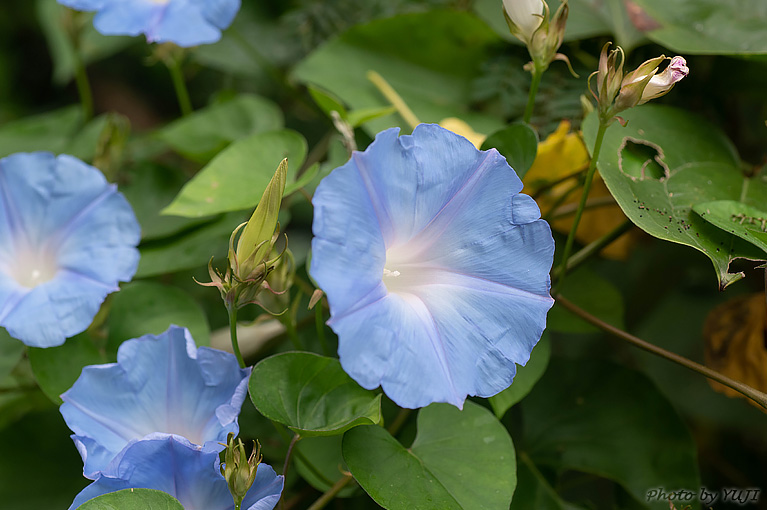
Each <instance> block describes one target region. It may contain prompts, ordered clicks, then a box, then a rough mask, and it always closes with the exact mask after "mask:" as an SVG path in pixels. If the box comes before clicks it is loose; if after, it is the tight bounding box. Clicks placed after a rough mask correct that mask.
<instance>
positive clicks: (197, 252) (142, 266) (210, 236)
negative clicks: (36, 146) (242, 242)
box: [135, 212, 247, 278]
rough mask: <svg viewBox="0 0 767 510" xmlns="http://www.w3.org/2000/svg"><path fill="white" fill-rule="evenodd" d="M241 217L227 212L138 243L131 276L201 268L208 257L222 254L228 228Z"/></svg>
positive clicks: (224, 252)
mask: <svg viewBox="0 0 767 510" xmlns="http://www.w3.org/2000/svg"><path fill="white" fill-rule="evenodd" d="M245 220H247V217H246V216H245V215H244V214H241V213H236V212H234V213H228V214H224V215H221V216H220V217H218V218H215V219H214V220H212V221H209V222H207V223H205V224H203V225H200V226H198V227H196V228H194V229H192V230H189V231H186V232H184V233H182V234H180V235H178V236H174V237H172V238H170V239H167V240H162V241H155V242H151V243H147V244H142V245H141V259H140V260H139V264H138V271H137V272H136V276H135V278H146V277H148V276H156V275H159V274H165V273H174V272H176V271H183V270H185V269H194V268H197V267H205V266H206V265H207V264H208V262H209V261H210V259H211V257H215V258H216V259H219V258H220V257H222V256H225V255H226V250H227V248H228V247H229V237H231V235H232V231H234V229H235V228H237V225H239V224H240V223H242V222H243V221H245ZM214 262H215V261H214Z"/></svg>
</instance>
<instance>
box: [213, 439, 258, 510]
mask: <svg viewBox="0 0 767 510" xmlns="http://www.w3.org/2000/svg"><path fill="white" fill-rule="evenodd" d="M226 443H227V444H226V451H225V453H224V463H223V464H221V475H222V476H223V477H224V478H225V479H226V483H227V485H228V486H229V492H231V493H232V498H234V501H235V504H236V505H235V506H236V507H237V508H239V506H240V504H241V503H242V500H243V499H245V495H246V494H247V493H248V490H250V487H251V486H252V485H253V482H254V481H255V480H256V473H257V471H258V465H259V464H260V463H261V460H262V457H261V445H260V444H258V442H256V441H253V451H252V452H251V453H250V457H248V456H247V455H246V454H245V445H244V444H242V439H240V438H237V440H236V441H235V439H234V434H233V433H231V432H230V433H229V435H228V436H227V438H226Z"/></svg>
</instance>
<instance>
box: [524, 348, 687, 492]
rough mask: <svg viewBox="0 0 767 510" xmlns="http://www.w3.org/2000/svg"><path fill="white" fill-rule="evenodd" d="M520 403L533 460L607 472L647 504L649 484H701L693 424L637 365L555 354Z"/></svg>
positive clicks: (526, 444)
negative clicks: (689, 426)
mask: <svg viewBox="0 0 767 510" xmlns="http://www.w3.org/2000/svg"><path fill="white" fill-rule="evenodd" d="M521 406H522V414H523V424H524V430H523V431H522V437H523V439H524V441H523V444H522V445H518V447H519V448H520V450H523V451H524V452H525V453H526V454H527V455H528V456H529V457H530V459H531V460H532V461H533V462H534V463H535V465H540V466H547V467H551V468H555V469H557V470H559V471H562V470H567V469H570V470H576V471H583V472H587V473H593V474H596V475H599V476H603V477H605V478H609V479H611V480H614V481H615V482H617V483H619V484H621V485H622V486H623V487H624V488H625V489H626V490H627V491H628V493H629V494H631V495H632V496H633V497H634V498H635V499H636V501H637V502H638V503H644V504H645V505H646V504H647V503H646V499H645V496H646V494H647V490H648V488H653V487H685V488H686V487H700V479H699V475H698V463H697V455H696V448H695V443H694V442H693V440H692V437H691V436H690V432H689V431H688V430H687V427H686V426H685V424H684V422H683V421H682V420H681V419H680V417H679V415H678V414H677V412H676V411H675V410H674V408H673V407H672V406H671V405H670V404H669V403H668V401H667V400H666V399H665V397H663V395H662V394H661V393H660V392H659V391H658V390H657V389H656V388H655V386H654V385H653V384H652V383H651V382H650V381H649V380H648V379H647V378H646V377H645V376H644V375H642V374H640V373H638V372H634V371H631V370H627V369H625V368H622V367H619V366H616V365H612V364H609V363H605V362H597V361H583V360H577V361H575V360H562V359H556V358H554V359H552V361H551V364H550V366H549V369H548V371H547V375H546V376H544V377H543V378H542V379H541V380H540V381H539V382H538V384H537V385H536V386H535V388H533V391H532V392H530V394H529V395H528V396H527V398H525V400H524V401H523V402H522V404H521ZM521 455H522V454H520V456H521Z"/></svg>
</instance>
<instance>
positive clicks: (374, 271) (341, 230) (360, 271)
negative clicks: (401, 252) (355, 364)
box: [310, 161, 386, 314]
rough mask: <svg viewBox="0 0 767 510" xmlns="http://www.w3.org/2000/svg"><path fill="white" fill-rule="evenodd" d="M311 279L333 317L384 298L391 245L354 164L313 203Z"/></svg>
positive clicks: (322, 187) (341, 171) (326, 182)
mask: <svg viewBox="0 0 767 510" xmlns="http://www.w3.org/2000/svg"><path fill="white" fill-rule="evenodd" d="M312 204H313V205H314V221H313V223H312V230H313V232H314V235H315V237H314V239H313V240H312V262H311V268H310V273H311V275H312V278H314V280H315V281H317V283H318V284H319V285H320V288H322V289H323V290H324V291H325V292H326V293H327V295H328V302H329V303H330V310H331V312H332V313H334V314H336V313H342V312H344V311H346V310H348V309H350V308H352V307H355V306H362V305H364V304H365V303H367V302H370V301H374V300H376V299H380V298H381V297H382V296H383V294H384V293H385V289H384V288H383V287H382V285H381V275H382V274H383V267H384V263H385V261H386V247H385V246H384V241H383V237H382V234H381V227H380V222H379V221H380V220H379V217H377V216H376V212H375V210H374V209H373V207H372V205H371V203H370V198H369V195H368V194H367V191H366V188H365V183H364V182H363V180H362V177H361V176H360V172H359V171H358V168H357V166H356V165H355V163H354V162H353V161H350V162H348V163H347V164H346V165H344V166H342V167H340V168H337V169H336V170H334V171H333V173H332V174H330V175H329V176H327V177H326V178H325V179H324V180H323V181H322V182H321V183H320V185H319V186H318V187H317V191H316V192H315V194H314V198H313V199H312Z"/></svg>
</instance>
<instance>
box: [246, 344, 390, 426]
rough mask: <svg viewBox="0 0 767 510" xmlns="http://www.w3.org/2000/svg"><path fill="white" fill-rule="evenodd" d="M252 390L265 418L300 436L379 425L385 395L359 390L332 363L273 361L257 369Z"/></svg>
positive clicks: (298, 355)
mask: <svg viewBox="0 0 767 510" xmlns="http://www.w3.org/2000/svg"><path fill="white" fill-rule="evenodd" d="M248 388H249V390H250V398H251V400H252V401H253V404H254V405H255V406H256V409H258V410H259V412H260V413H261V414H263V415H264V416H266V417H267V418H269V419H270V420H274V421H276V422H279V423H282V424H284V425H287V426H288V427H289V428H290V429H291V430H293V431H294V432H296V433H298V434H301V435H302V436H330V435H334V434H341V433H343V432H344V431H346V430H348V429H350V428H352V427H355V426H357V425H363V424H370V423H378V422H380V421H381V395H380V394H378V395H376V394H375V393H373V392H372V391H368V390H365V389H363V388H361V387H360V386H359V385H357V383H356V382H354V381H353V380H352V378H351V377H349V376H348V375H346V372H344V370H343V368H341V363H340V362H339V361H338V360H337V359H334V358H326V357H324V356H318V355H316V354H311V353H308V352H287V353H283V354H277V355H275V356H271V357H269V358H266V359H265V360H263V361H261V362H260V363H258V365H256V366H255V367H254V368H253V373H252V374H251V376H250V382H249V384H248Z"/></svg>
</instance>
